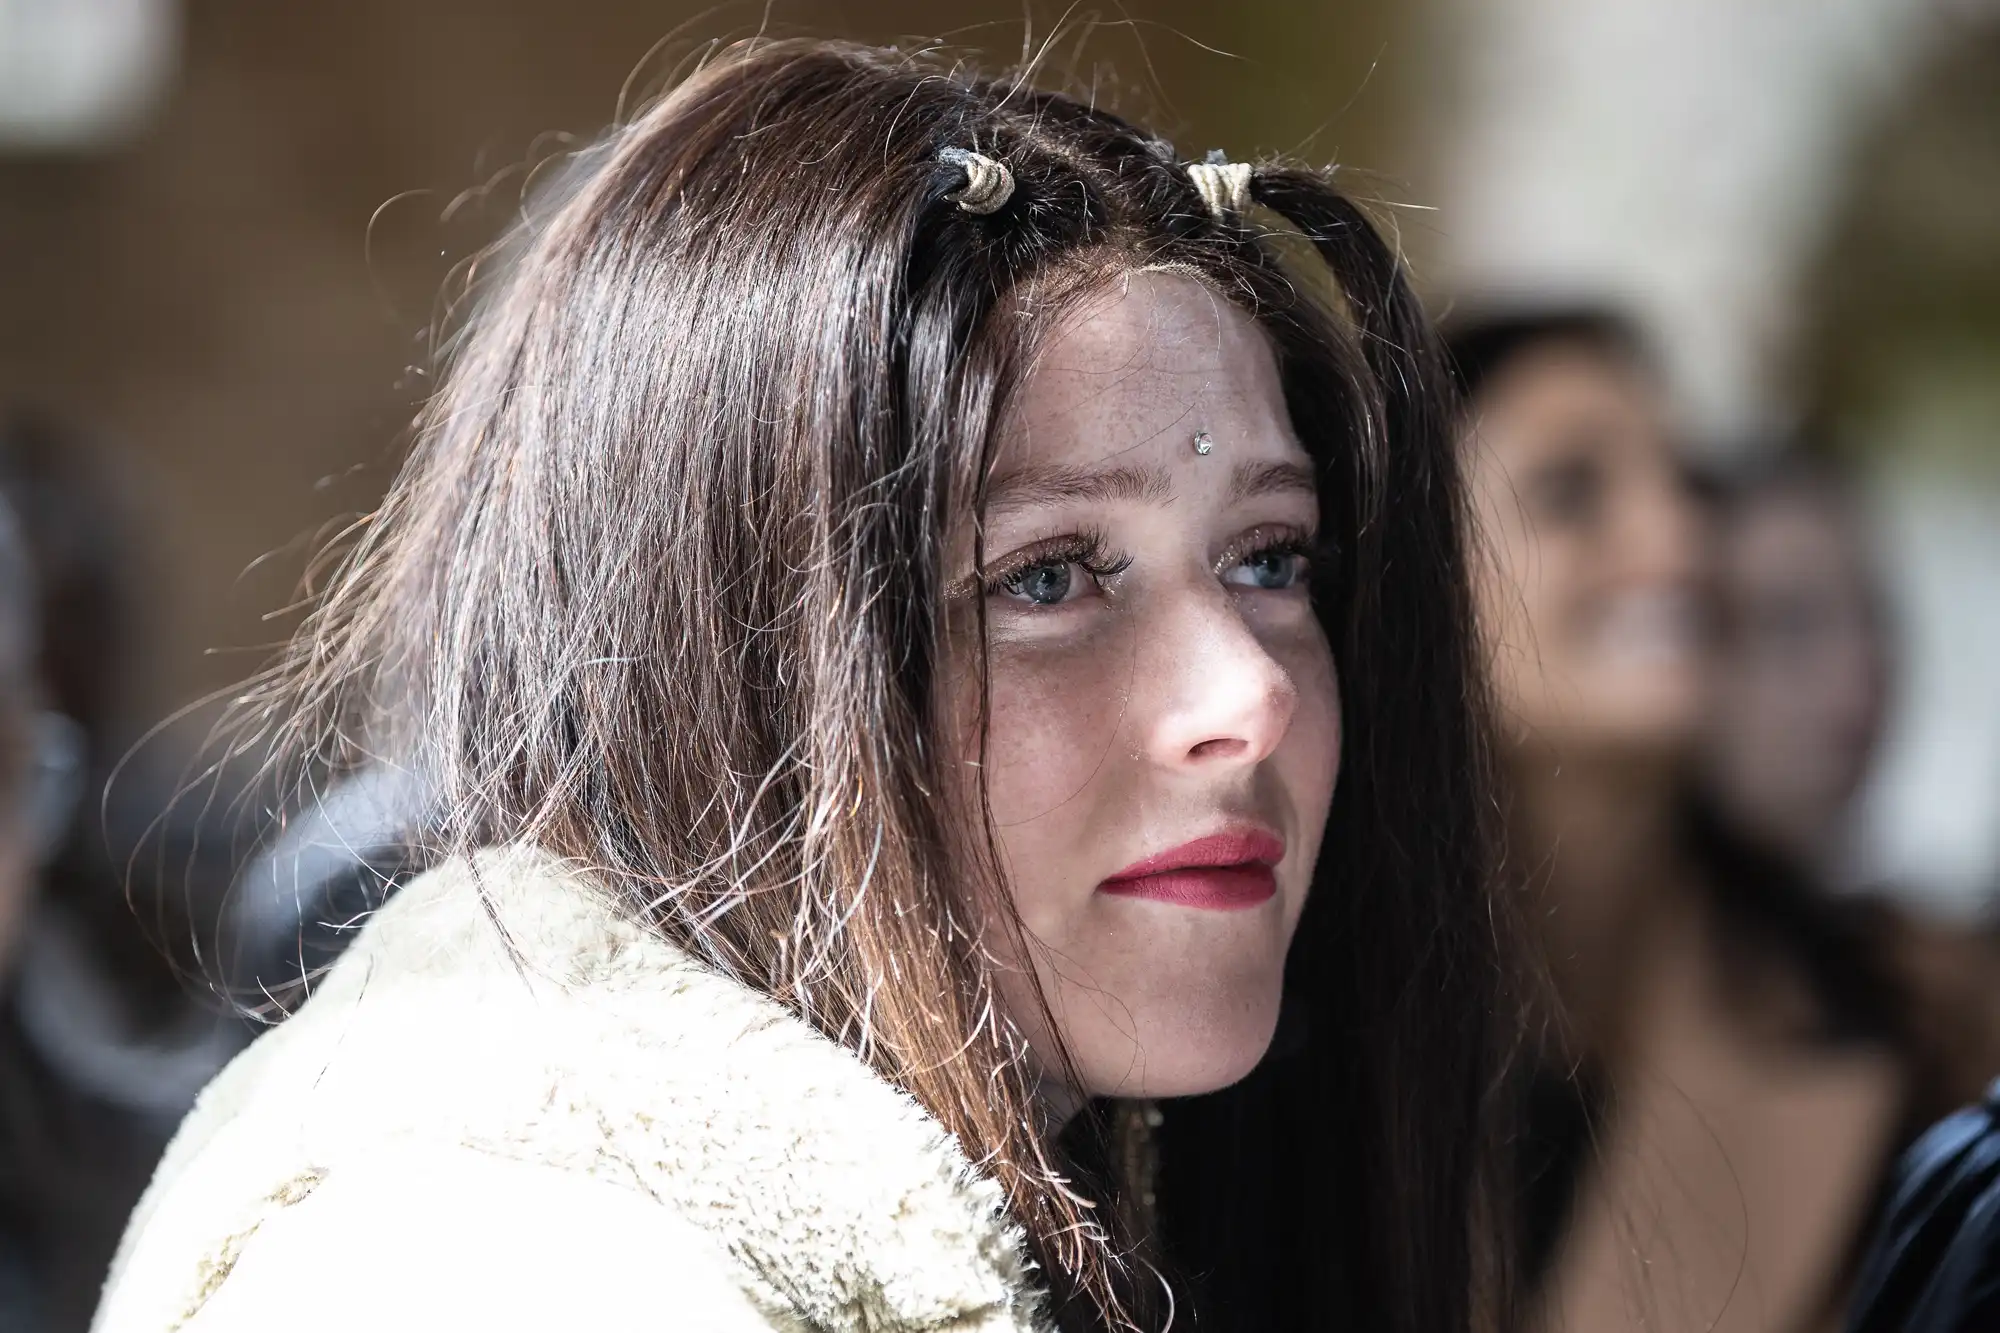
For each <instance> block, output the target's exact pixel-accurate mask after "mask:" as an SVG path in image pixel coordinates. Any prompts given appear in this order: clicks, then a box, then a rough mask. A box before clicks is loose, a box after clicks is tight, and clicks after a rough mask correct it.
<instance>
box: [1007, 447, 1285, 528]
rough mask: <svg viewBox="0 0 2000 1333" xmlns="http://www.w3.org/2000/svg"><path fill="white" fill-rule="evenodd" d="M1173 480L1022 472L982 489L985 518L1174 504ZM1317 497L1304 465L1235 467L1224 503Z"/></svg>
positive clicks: (1118, 471) (1051, 468)
mask: <svg viewBox="0 0 2000 1333" xmlns="http://www.w3.org/2000/svg"><path fill="white" fill-rule="evenodd" d="M1173 493H1174V484H1173V478H1172V477H1171V476H1170V475H1169V474H1168V472H1167V470H1166V469H1165V468H1163V467H1129V466H1126V465H1123V464H1120V465H1118V466H1115V467H1107V468H1080V467H1071V466H1069V465H1068V464H1064V463H1052V464H1049V465H1047V466H1044V467H1031V468H1023V469H1021V470H1020V471H1019V472H1012V473H1009V474H1007V475H1006V476H1004V477H1001V478H1000V479H998V480H997V481H995V482H993V483H992V485H991V486H990V487H989V488H988V489H987V492H986V513H987V516H988V517H992V516H994V515H997V514H1002V513H1005V512H1007V511H1009V510H1014V509H1032V508H1035V507H1037V506H1042V505H1058V504H1091V503H1098V504H1103V503H1107V502H1110V501H1114V500H1135V501H1142V502H1144V503H1147V504H1165V503H1166V502H1167V501H1168V500H1170V499H1172V498H1173ZM1281 494H1303V495H1317V494H1319V486H1318V485H1317V484H1316V483H1315V482H1314V480H1313V470H1312V468H1311V466H1310V465H1308V464H1305V463H1297V462H1292V461H1290V460H1287V461H1284V462H1272V463H1238V464H1237V465H1236V466H1235V468H1234V469H1233V470H1232V471H1231V472H1230V474H1229V496H1228V503H1230V504H1236V503H1238V502H1239V501H1242V500H1248V499H1251V498H1253V497H1255V496H1259V495H1281Z"/></svg>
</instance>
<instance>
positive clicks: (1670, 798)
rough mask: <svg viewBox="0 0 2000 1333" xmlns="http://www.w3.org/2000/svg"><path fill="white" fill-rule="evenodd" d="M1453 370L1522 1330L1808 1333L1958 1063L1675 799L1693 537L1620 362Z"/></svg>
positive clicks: (1779, 877) (1813, 879)
mask: <svg viewBox="0 0 2000 1333" xmlns="http://www.w3.org/2000/svg"><path fill="white" fill-rule="evenodd" d="M1451 353H1452V356H1453V358H1454V361H1455V363H1456V366H1457V370H1458V373H1459V376H1460V379H1461V384H1462V387H1463V390H1464V392H1465V394H1466V412H1467V417H1466V425H1465V434H1464V445H1465V450H1466V457H1467V460H1468V465H1469V468H1470V472H1471V476H1472V485H1473V490H1474V493H1475V496H1476V499H1477V501H1478V505H1479V515H1480V522H1481V528H1482V531H1481V533H1480V540H1481V543H1482V548H1483V549H1482V556H1483V564H1484V566H1485V568H1484V572H1483V575H1482V578H1481V581H1480V585H1479V586H1480V596H1481V618H1482V621H1483V628H1484V630H1485V632H1486V635H1487V639H1488V645H1489V652H1490V654H1491V665H1492V672H1493V678H1494V684H1495V691H1496V695H1497V702H1498V705H1499V707H1500V710H1501V719H1500V722H1501V727H1502V735H1503V742H1504V744H1503V749H1504V758H1505V763H1504V768H1505V776H1506V779H1507V786H1508V795H1507V809H1508V825H1509V846H1508V856H1509V860H1510V862H1511V864H1512V867H1513V873H1514V875H1515V876H1517V877H1518V878H1519V879H1521V880H1523V881H1525V888H1526V891H1527V892H1528V893H1529V894H1530V895H1531V899H1530V904H1531V909H1532V912H1533V915H1534V916H1535V918H1536V919H1537V920H1539V922H1540V927H1541V935H1542V938H1543V944H1544V952H1545V957H1546V961H1547V966H1548V972H1549V979H1550V982H1551V987H1552V991H1553V994H1554V1001H1555V1003H1554V1005H1553V1008H1552V1012H1551V1017H1550V1021H1549V1022H1548V1023H1547V1025H1546V1027H1545V1029H1544V1030H1543V1031H1542V1032H1541V1033H1540V1034H1539V1036H1538V1042H1539V1046H1540V1050H1539V1054H1538V1060H1537V1061H1536V1067H1537V1068H1538V1069H1539V1073H1536V1074H1535V1075H1533V1077H1532V1079H1531V1080H1530V1085H1531V1086H1530V1087H1529V1090H1528V1092H1527V1094H1526V1095H1527V1099H1528V1104H1529V1128H1528V1131H1527V1133H1526V1134H1525V1135H1524V1136H1523V1139H1522V1142H1521V1145H1520V1151H1519V1153H1518V1155H1517V1173H1516V1181H1515V1189H1516V1199H1517V1205H1518V1216H1519V1220H1520V1224H1521V1227H1522V1232H1523V1237H1524V1242H1523V1254H1524V1259H1523V1267H1524V1270H1525V1271H1524V1274H1523V1278H1524V1285H1526V1286H1527V1287H1529V1288H1530V1289H1531V1291H1532V1292H1533V1298H1534V1303H1535V1307H1536V1314H1535V1318H1536V1320H1537V1321H1538V1322H1539V1324H1540V1325H1541V1326H1542V1327H1545V1328H1549V1329H1575V1330H1593V1331H1595V1330H1612V1329H1620V1328H1639V1327H1645V1328H1648V1329H1657V1330H1669V1331H1673V1330H1697V1329H1699V1330H1715V1331H1716V1333H1767V1331H1769V1330H1813V1329H1822V1328H1826V1329H1830V1328H1833V1327H1836V1326H1837V1325H1838V1321H1839V1318H1840V1314H1841V1311H1842V1308H1843V1304H1844V1301H1845V1299H1846V1295H1847V1291H1848V1279H1849V1274H1850V1273H1851V1270H1852V1264H1853V1260H1854V1257H1855V1252H1856V1247H1857V1244H1858V1243H1859V1240H1860V1238H1861V1237H1862V1236H1863V1235H1864V1233H1865V1231H1866V1229H1867V1227H1868V1225H1869V1224H1870V1221H1871V1219H1872V1218H1873V1216H1874V1214H1875V1212H1876V1209H1877V1207H1878V1196H1879V1193H1880V1191H1881V1189H1882V1184H1883V1180H1884V1177H1885V1173H1886V1172H1887V1170H1888V1167H1889V1164H1890V1162H1891V1161H1892V1160H1893V1159H1894V1157H1895V1155H1896V1153H1897V1152H1898V1151H1899V1150H1900V1149H1901V1147H1902V1146H1903V1144H1904V1143H1906V1142H1907V1141H1908V1139H1909V1138H1910V1136H1911V1133H1912V1128H1913V1127H1914V1126H1916V1125H1920V1124H1922V1123H1923V1122H1925V1121H1926V1120H1928V1119H1929V1118H1931V1117H1932V1116H1934V1115H1936V1114H1938V1113H1939V1112H1940V1111H1942V1110H1943V1109H1945V1108H1948V1107H1950V1106H1952V1105H1955V1104H1957V1103H1958V1102H1959V1101H1960V1100H1962V1099H1963V1098H1964V1097H1965V1096H1967V1095H1968V1094H1969V1093H1970V1092H1972V1091H1974V1090H1976V1089H1977V1088H1978V1086H1979V1085H1980V1082H1981V1081H1982V1079H1983V1077H1984V1075H1985V1074H1986V1073H1987V1072H1989V1071H1988V1070H1987V1069H1985V1068H1984V1067H1983V1065H1984V1061H1985V1059H1986V1052H1980V1053H1976V1054H1974V1055H1971V1056H1969V1057H1964V1058H1961V1057H1962V1056H1964V1053H1963V1052H1961V1051H1959V1050H1957V1049H1956V1048H1954V1049H1950V1050H1946V1049H1940V1048H1939V1047H1938V1046H1937V1045H1935V1044H1934V1043H1933V1042H1932V1041H1931V1040H1930V1037H1931V1036H1932V1035H1933V1034H1932V1032H1931V1030H1930V1029H1928V1028H1927V1027H1926V1025H1924V1024H1922V1023H1920V1022H1919V1021H1917V1019H1916V1017H1915V1010H1916V1008H1918V1006H1917V1005H1916V1004H1915V1003H1914V1002H1913V1001H1912V999H1911V995H1912V993H1913V992H1914V991H1916V990H1918V989H1921V985H1922V980H1923V979H1922V978H1921V977H1916V976H1912V975H1909V974H1908V973H1907V972H1906V970H1905V969H1904V968H1903V966H1902V960H1901V958H1900V957H1899V956H1898V955H1897V953H1896V952H1895V951H1894V950H1893V949H1889V948H1886V947H1884V945H1883V944H1882V943H1881V941H1880V940H1879V938H1878V936H1877V933H1876V931H1875V929H1874V919H1875V918H1874V914H1872V913H1869V912H1863V911H1859V910H1855V909H1854V906H1853V905H1852V904H1849V903H1844V902H1840V901H1837V900H1835V899H1834V898H1832V897H1831V896H1829V895H1828V894H1826V893H1825V892H1823V891H1822V888H1821V885H1820V882H1819V880H1818V878H1817V876H1816V871H1817V866H1816V865H1815V864H1813V863H1810V862H1808V861H1806V860H1804V859H1802V858H1799V857H1797V856H1795V855H1794V854H1793V852H1792V850H1791V849H1790V848H1789V847H1788V846H1787V845H1785V844H1783V843H1782V841H1773V842H1772V843H1766V842H1764V841H1762V840H1760V838H1759V837H1758V836H1756V835H1755V834H1754V833H1753V832H1750V831H1746V830H1745V829H1743V828H1740V827H1737V826H1736V824H1735V823H1734V822H1733V816H1731V815H1729V814H1725V813H1723V812H1722V810H1721V809H1720V808H1719V806H1718V803H1717V802H1715V801H1714V800H1712V799H1709V798H1708V797H1707V796H1705V795H1704V793H1703V792H1702V790H1701V780H1700V779H1701V770H1700V759H1701V756H1702V750H1703V744H1704V740H1705V736H1706V728H1707V726H1708V725H1709V722H1710V718H1711V713H1712V710H1713V709H1714V708H1715V707H1716V704H1717V696H1718V683H1717V678H1718V670H1719V665H1720V663H1719V660H1718V656H1717V646H1716V635H1717V630H1718V625H1717V617H1716V615H1715V610H1714V600H1713V599H1714V576H1715V570H1714V566H1713V563H1712V554H1713V553H1712V550H1711V546H1710V529H1709V526H1708V524H1709V515H1708V513H1707V512H1706V510H1705V509H1704V506H1703V504H1702V501H1701V499H1700V497H1699V495H1698V494H1697V490H1696V488H1695V486H1694V484H1693V482H1692V480H1691V478H1690V475H1689V472H1688V470H1687V468H1686V467H1685V465H1684V463H1683V460H1682V458H1681V455H1680V451H1679V449H1678V448H1677V440H1676V435H1675V431H1674V428H1673V426H1672V424H1671V412H1670V409H1669V404H1668V400H1667V396H1666V393H1665V389H1664V386H1663V384H1662V382H1661V380H1660V378H1659V376H1658V375H1657V374H1656V373H1655V370H1654V368H1653V364H1652V362H1651V359H1650V357H1649V355H1648V353H1647V351H1646V349H1645V347H1644V344H1643V340H1642V338H1641V337H1640V336H1639V335H1638V334H1637V332H1636V331H1635V330H1633V329H1632V328H1631V326H1629V325H1628V324H1627V323H1625V322H1624V321H1622V320H1621V319H1620V318H1618V317H1617V316H1615V315H1613V314H1609V313H1605V312H1601V311H1595V310H1588V309H1575V310H1546V311H1537V310H1523V311H1514V312H1504V311H1503V312H1494V313H1490V314H1488V315H1486V316H1484V317H1481V318H1476V319H1467V320H1465V321H1463V322H1461V323H1460V325H1459V326H1458V328H1457V330H1456V333H1455V335H1454V336H1453V337H1452V338H1451ZM1967 1017H1968V1018H1973V1017H1976V1015H1968V1016H1967Z"/></svg>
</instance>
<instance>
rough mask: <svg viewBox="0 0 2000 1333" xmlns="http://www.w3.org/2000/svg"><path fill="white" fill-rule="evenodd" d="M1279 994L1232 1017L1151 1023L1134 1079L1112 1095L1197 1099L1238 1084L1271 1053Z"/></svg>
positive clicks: (1213, 1013) (1258, 999)
mask: <svg viewBox="0 0 2000 1333" xmlns="http://www.w3.org/2000/svg"><path fill="white" fill-rule="evenodd" d="M1278 1003H1279V991H1278V989H1277V988H1275V987H1274V988H1272V990H1271V992H1270V994H1268V995H1259V996H1257V997H1256V998H1254V999H1252V1000H1249V1001H1247V1002H1245V1003H1244V1005H1243V1007H1241V1008H1237V1009H1233V1010H1230V1011H1227V1012H1217V1011H1214V1010H1210V1011H1208V1012H1205V1013H1201V1014H1188V1013H1185V1012H1182V1013H1179V1014H1175V1015H1174V1016H1173V1017H1172V1018H1171V1019H1167V1020H1164V1021H1160V1022H1158V1023H1157V1024H1149V1025H1148V1027H1149V1028H1151V1029H1152V1031H1151V1032H1149V1034H1148V1039H1147V1040H1145V1041H1144V1042H1143V1043H1142V1044H1143V1046H1144V1048H1145V1055H1144V1056H1143V1058H1140V1059H1138V1060H1137V1061H1136V1063H1135V1067H1134V1069H1133V1074H1134V1076H1133V1077H1131V1078H1128V1079H1126V1080H1124V1081H1123V1086H1122V1087H1119V1088H1118V1089H1116V1090H1115V1091H1113V1092H1111V1094H1110V1095H1112V1096H1118V1097H1197V1096H1200V1095H1201V1094H1202V1093H1205V1092H1216V1091H1219V1090H1220V1089H1223V1088H1226V1087H1228V1086H1230V1085H1231V1084H1232V1083H1239V1082H1241V1081H1242V1080H1243V1079H1244V1078H1246V1077H1248V1076H1249V1073H1250V1071H1251V1070H1253V1069H1255V1068H1256V1067H1257V1063H1258V1061H1260V1060H1262V1059H1263V1058H1264V1053H1265V1052H1266V1051H1268V1050H1270V1049H1271V1038H1272V1036H1273V1035H1275V1034H1276V1032H1277V1030H1278Z"/></svg>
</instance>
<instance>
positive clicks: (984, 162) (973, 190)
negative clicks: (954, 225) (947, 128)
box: [938, 148, 1014, 213]
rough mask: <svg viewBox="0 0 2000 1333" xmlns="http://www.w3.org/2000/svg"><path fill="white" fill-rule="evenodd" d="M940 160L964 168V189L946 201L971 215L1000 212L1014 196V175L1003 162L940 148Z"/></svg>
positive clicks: (977, 154) (982, 155) (962, 151)
mask: <svg viewBox="0 0 2000 1333" xmlns="http://www.w3.org/2000/svg"><path fill="white" fill-rule="evenodd" d="M938 161H940V162H948V163H950V164H951V165H952V166H954V167H963V168H964V169H965V188H963V189H960V190H954V191H952V192H951V193H950V194H948V195H946V196H945V198H947V199H949V200H951V201H952V202H953V203H955V204H957V205H958V206H959V207H960V208H962V209H964V210H965V211H966V212H968V213H997V212H999V211H1000V210H1001V209H1003V208H1005V207H1006V206H1007V201H1008V200H1009V199H1012V198H1013V197H1014V173H1013V172H1011V171H1009V170H1007V164H1006V163H1004V162H1000V161H996V160H995V159H993V158H990V157H988V156H986V154H984V153H974V152H971V151H969V150H967V149H964V148H944V149H940V150H939V151H938Z"/></svg>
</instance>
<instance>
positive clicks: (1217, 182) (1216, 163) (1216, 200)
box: [1187, 148, 1256, 222]
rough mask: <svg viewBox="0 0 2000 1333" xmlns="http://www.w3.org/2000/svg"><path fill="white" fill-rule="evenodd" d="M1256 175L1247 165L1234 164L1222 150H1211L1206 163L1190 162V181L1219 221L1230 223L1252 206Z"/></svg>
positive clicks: (1242, 163)
mask: <svg viewBox="0 0 2000 1333" xmlns="http://www.w3.org/2000/svg"><path fill="white" fill-rule="evenodd" d="M1255 172H1256V168H1254V167H1252V166H1251V165H1250V164H1249V163H1248V162H1231V161H1230V160H1229V159H1228V158H1227V157H1225V156H1223V153H1222V150H1221V149H1220V148H1215V149H1211V150H1210V151H1209V154H1208V160H1207V161H1206V162H1190V163H1188V168H1187V174H1188V179H1189V180H1191V181H1193V182H1194V188H1195V189H1196V190H1197V191H1199V192H1200V194H1201V201H1202V202H1203V203H1204V204H1207V205H1208V211H1209V212H1210V213H1211V214H1213V215H1214V217H1215V220H1216V221H1217V222H1227V221H1228V220H1229V219H1230V216H1231V215H1232V214H1240V213H1242V212H1243V210H1244V209H1246V208H1248V207H1249V206H1250V178H1251V176H1253V175H1254V174H1255Z"/></svg>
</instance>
